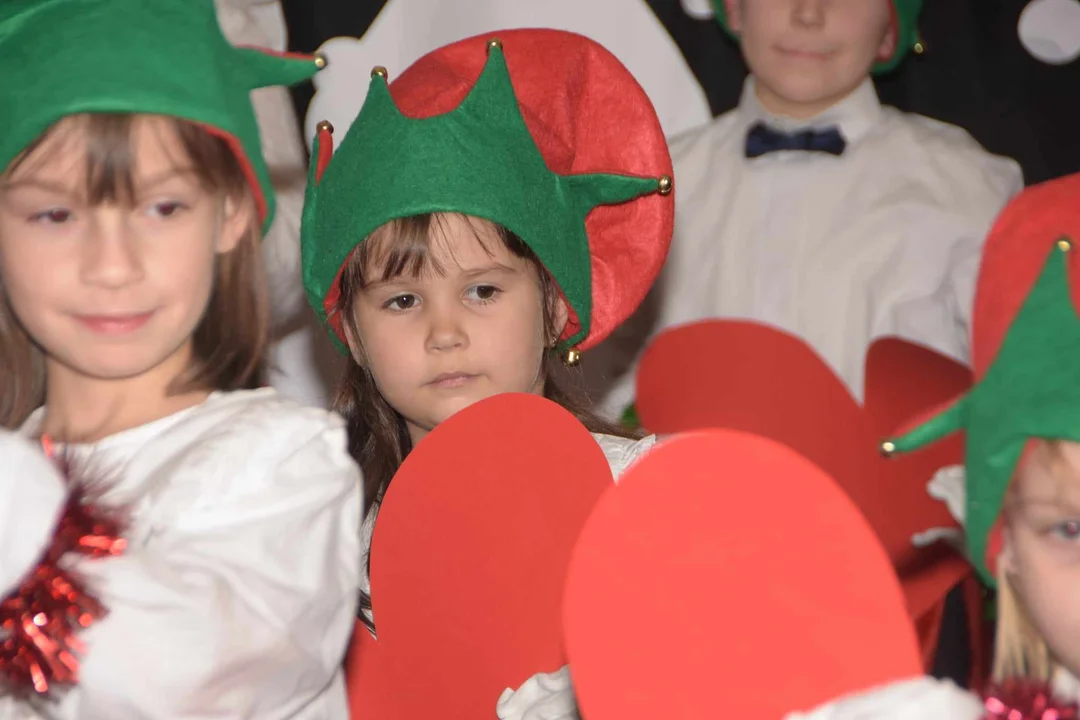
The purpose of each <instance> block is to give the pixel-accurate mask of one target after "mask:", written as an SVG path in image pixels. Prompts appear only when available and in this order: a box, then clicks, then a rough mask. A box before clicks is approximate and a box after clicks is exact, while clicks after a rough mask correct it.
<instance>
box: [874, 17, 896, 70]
mask: <svg viewBox="0 0 1080 720" xmlns="http://www.w3.org/2000/svg"><path fill="white" fill-rule="evenodd" d="M897 35H898V32H897V27H896V20H895V19H892V20H890V21H889V24H888V25H886V26H885V35H884V36H883V37H882V38H881V46H880V47H878V54H877V56H878V60H880V61H882V62H886V61H887V60H889V59H890V58H892V56H893V55H895V54H896V37H897Z"/></svg>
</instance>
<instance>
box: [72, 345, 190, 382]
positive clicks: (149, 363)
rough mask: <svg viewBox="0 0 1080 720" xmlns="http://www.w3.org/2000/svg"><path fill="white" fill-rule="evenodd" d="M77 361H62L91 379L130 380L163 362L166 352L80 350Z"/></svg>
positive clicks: (166, 356) (167, 356)
mask: <svg viewBox="0 0 1080 720" xmlns="http://www.w3.org/2000/svg"><path fill="white" fill-rule="evenodd" d="M78 358H79V359H78V362H68V361H67V359H66V358H65V359H63V360H62V362H63V364H64V365H66V366H67V367H68V368H69V369H70V370H72V371H74V372H75V373H76V374H77V375H81V376H83V377H85V378H87V379H91V380H106V381H110V380H111V381H119V380H132V379H134V378H138V377H141V376H142V375H145V374H147V373H149V372H151V371H152V370H154V369H156V368H158V367H160V366H161V365H162V364H163V363H165V362H166V361H167V360H168V358H169V355H168V353H154V354H150V353H137V354H136V353H133V352H124V351H122V350H119V349H118V350H111V351H109V352H101V353H88V352H86V351H85V350H82V351H80V352H79V354H78Z"/></svg>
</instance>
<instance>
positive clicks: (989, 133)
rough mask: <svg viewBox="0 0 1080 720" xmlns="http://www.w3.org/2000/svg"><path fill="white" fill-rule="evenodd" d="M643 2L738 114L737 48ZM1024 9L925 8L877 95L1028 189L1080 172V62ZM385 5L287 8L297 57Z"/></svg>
mask: <svg viewBox="0 0 1080 720" xmlns="http://www.w3.org/2000/svg"><path fill="white" fill-rule="evenodd" d="M444 1H445V2H454V0H444ZM507 1H508V2H512V1H518V2H538V1H542V0H507ZM582 1H583V2H588V0H582ZM627 1H628V2H637V1H640V0H627ZM646 2H647V3H648V5H649V6H650V7H651V8H652V10H653V12H654V13H655V14H656V16H657V17H658V18H660V21H661V22H662V23H663V24H664V26H665V27H667V29H668V31H669V32H670V33H671V35H672V37H674V38H675V41H676V43H678V45H679V48H680V49H681V50H682V53H683V55H684V56H685V58H686V60H687V63H688V64H689V65H690V67H691V69H692V70H693V71H694V74H695V75H696V76H697V78H698V81H699V82H700V83H701V85H702V87H703V88H704V89H705V93H706V95H707V96H708V98H709V103H710V105H711V106H712V110H713V113H714V114H719V113H721V112H724V111H725V110H728V109H730V108H732V107H734V105H735V103H736V102H737V101H738V96H739V91H740V89H741V87H742V79H743V76H744V75H745V73H746V68H745V66H744V65H743V63H742V59H741V57H740V56H739V52H738V47H737V46H736V45H735V43H734V42H732V41H731V40H730V39H728V38H727V37H726V36H725V35H724V34H723V33H722V32H721V30H720V28H719V27H718V26H717V24H716V22H715V21H713V20H695V19H693V18H691V17H689V16H688V15H686V14H685V13H684V12H683V9H682V7H681V6H680V4H679V1H678V0H646ZM1027 2H1028V0H927V2H926V9H925V11H924V12H923V16H922V21H921V23H920V30H921V32H922V37H923V40H924V42H925V45H926V52H925V53H924V54H923V55H921V56H911V57H910V58H909V59H908V60H907V61H906V62H904V64H903V65H901V67H900V69H899V70H898V71H897V72H895V73H893V74H892V75H890V76H889V77H886V78H881V79H879V80H878V91H879V93H880V94H881V99H882V101H883V102H886V103H888V104H891V105H895V106H897V107H899V108H901V109H903V110H909V111H912V112H918V113H922V114H924V115H929V116H931V117H935V118H938V119H940V120H945V121H946V122H951V123H955V124H957V125H961V126H963V127H964V128H967V130H968V131H969V132H971V134H972V135H974V136H975V138H976V139H977V140H979V142H981V143H982V144H983V145H984V146H985V147H986V148H987V149H989V150H990V151H991V152H994V153H999V154H1003V155H1009V156H1011V157H1014V158H1016V159H1017V160H1018V161H1019V162H1020V164H1021V165H1022V166H1023V168H1024V177H1025V179H1026V180H1027V182H1028V183H1029V184H1031V183H1035V182H1040V181H1042V180H1046V179H1049V178H1052V177H1057V176H1060V175H1065V174H1068V173H1072V172H1078V171H1080V60H1078V61H1074V62H1073V63H1071V64H1068V65H1063V66H1053V65H1047V64H1044V63H1042V62H1040V61H1038V60H1036V59H1034V58H1033V57H1031V56H1030V55H1029V54H1028V53H1027V52H1026V51H1025V50H1024V48H1023V47H1022V46H1021V44H1020V40H1019V39H1018V37H1017V32H1016V26H1017V21H1018V20H1019V17H1020V11H1021V10H1023V8H1024V6H1025V5H1027ZM385 4H386V2H385V0H284V5H285V13H286V17H287V19H288V24H289V32H290V45H291V47H290V49H292V50H295V51H299V52H313V51H314V50H315V49H316V48H318V46H319V45H320V44H321V43H323V42H324V41H325V40H328V39H329V38H332V37H335V36H338V35H353V36H356V37H359V36H362V35H363V34H364V32H365V31H366V30H367V28H368V26H370V25H371V22H372V21H373V20H374V19H375V16H376V15H377V14H378V12H379V10H380V9H381V8H382V6H383V5H385ZM310 97H311V89H310V86H305V87H302V88H299V89H297V90H296V92H295V98H296V101H297V107H298V110H299V111H300V112H301V114H302V113H303V112H304V109H306V107H307V103H308V101H309V100H310Z"/></svg>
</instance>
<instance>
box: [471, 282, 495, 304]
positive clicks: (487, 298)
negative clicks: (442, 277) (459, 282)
mask: <svg viewBox="0 0 1080 720" xmlns="http://www.w3.org/2000/svg"><path fill="white" fill-rule="evenodd" d="M501 292H502V290H500V289H499V288H497V287H495V286H494V285H473V286H472V287H471V288H469V289H468V291H466V295H467V296H468V297H469V298H470V299H471V300H475V301H476V302H479V303H489V302H492V301H493V300H495V298H496V297H497V296H498V295H499V293H501Z"/></svg>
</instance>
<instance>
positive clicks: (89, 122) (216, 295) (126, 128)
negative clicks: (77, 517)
mask: <svg viewBox="0 0 1080 720" xmlns="http://www.w3.org/2000/svg"><path fill="white" fill-rule="evenodd" d="M139 117H140V116H139V115H134V114H126V113H125V114H87V115H76V116H71V117H69V118H65V119H64V120H61V121H60V122H58V123H56V124H55V125H53V126H52V127H51V128H49V129H48V130H47V131H46V132H45V133H43V134H42V135H41V137H39V138H38V139H37V140H36V141H35V142H34V143H32V144H31V145H30V146H29V147H28V148H27V149H26V150H24V151H23V152H22V153H21V154H20V155H19V157H17V158H16V159H15V161H14V162H13V163H12V164H11V166H10V167H9V168H7V169H6V170H5V171H3V173H2V174H0V178H2V177H5V176H10V175H11V173H13V172H15V171H16V170H17V169H18V168H19V167H21V166H22V165H23V164H24V163H26V162H28V161H31V160H29V158H30V157H31V155H32V154H33V153H34V152H35V151H36V150H37V149H39V148H40V147H41V146H42V145H43V144H44V143H45V142H46V141H47V140H48V139H49V138H51V137H53V136H55V135H56V134H57V133H60V132H72V131H75V130H76V129H78V130H81V131H82V132H83V133H85V137H86V143H87V145H86V147H87V151H86V168H85V175H84V177H85V192H86V198H87V201H88V202H89V203H91V204H92V205H100V204H103V203H120V204H123V203H130V202H131V201H132V198H134V197H135V195H136V191H135V178H134V169H135V168H134V165H135V161H134V158H133V157H132V150H131V137H132V134H133V129H134V125H135V123H136V121H137V119H138V118H139ZM167 121H168V124H169V128H170V129H171V131H172V132H175V133H176V137H177V138H178V139H179V141H180V144H181V147H183V149H184V152H185V153H186V155H187V159H188V160H189V161H190V162H191V164H192V166H193V168H194V170H195V172H196V175H197V177H198V179H199V181H200V182H201V183H202V184H203V186H204V187H205V188H206V189H207V191H209V192H213V193H219V194H221V195H224V196H227V197H231V198H235V199H237V200H238V201H240V202H243V203H254V197H253V195H252V191H251V188H250V186H249V185H248V181H247V178H246V176H245V174H244V171H243V169H242V167H241V165H240V162H239V160H238V158H237V157H236V155H235V154H234V153H233V151H232V150H231V149H230V147H229V145H228V143H226V141H225V140H223V139H221V138H218V137H216V136H214V135H211V134H210V133H208V132H207V131H206V130H204V129H202V128H200V127H198V126H196V125H194V124H193V123H190V122H187V121H184V120H180V119H176V118H167ZM31 162H32V161H31ZM261 237H262V231H261V227H260V224H259V221H258V219H256V220H254V221H253V222H252V226H251V228H250V229H249V230H248V232H247V234H246V235H245V237H244V238H243V239H242V240H241V242H240V243H239V244H238V245H237V247H236V248H235V249H233V250H232V251H230V252H228V253H223V254H219V255H218V256H217V259H216V261H215V269H214V286H213V290H212V291H211V295H210V301H209V303H208V304H207V307H206V310H205V313H204V315H203V318H202V320H201V321H200V322H199V325H198V326H197V327H196V329H195V333H194V335H193V345H194V347H193V355H194V359H193V362H192V365H191V367H190V368H188V371H187V372H186V373H184V374H183V375H182V376H181V377H178V378H177V379H176V382H174V384H173V386H172V387H171V388H170V391H171V392H184V391H187V390H191V389H195V388H207V389H213V390H237V389H246V388H254V387H259V386H260V385H262V384H264V374H265V365H264V354H265V350H266V344H267V335H268V332H269V330H268V325H269V305H268V300H267V287H266V279H265V277H264V275H263V266H262V260H261V258H260V255H259V240H260V238H261ZM0 295H2V297H0V426H2V427H5V428H16V427H18V426H19V425H21V424H22V423H23V422H24V421H25V420H26V418H27V416H28V415H29V414H30V413H31V412H32V411H33V410H34V409H35V408H37V407H38V406H40V405H41V404H42V402H44V397H45V382H46V381H45V368H44V355H43V352H42V349H41V347H39V346H38V345H37V344H36V343H35V342H34V340H33V338H31V337H30V335H29V333H27V331H26V329H25V328H23V327H22V325H21V324H20V323H19V320H18V318H17V317H16V316H15V313H14V310H13V309H12V307H11V304H10V302H9V300H8V298H7V293H0Z"/></svg>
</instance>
